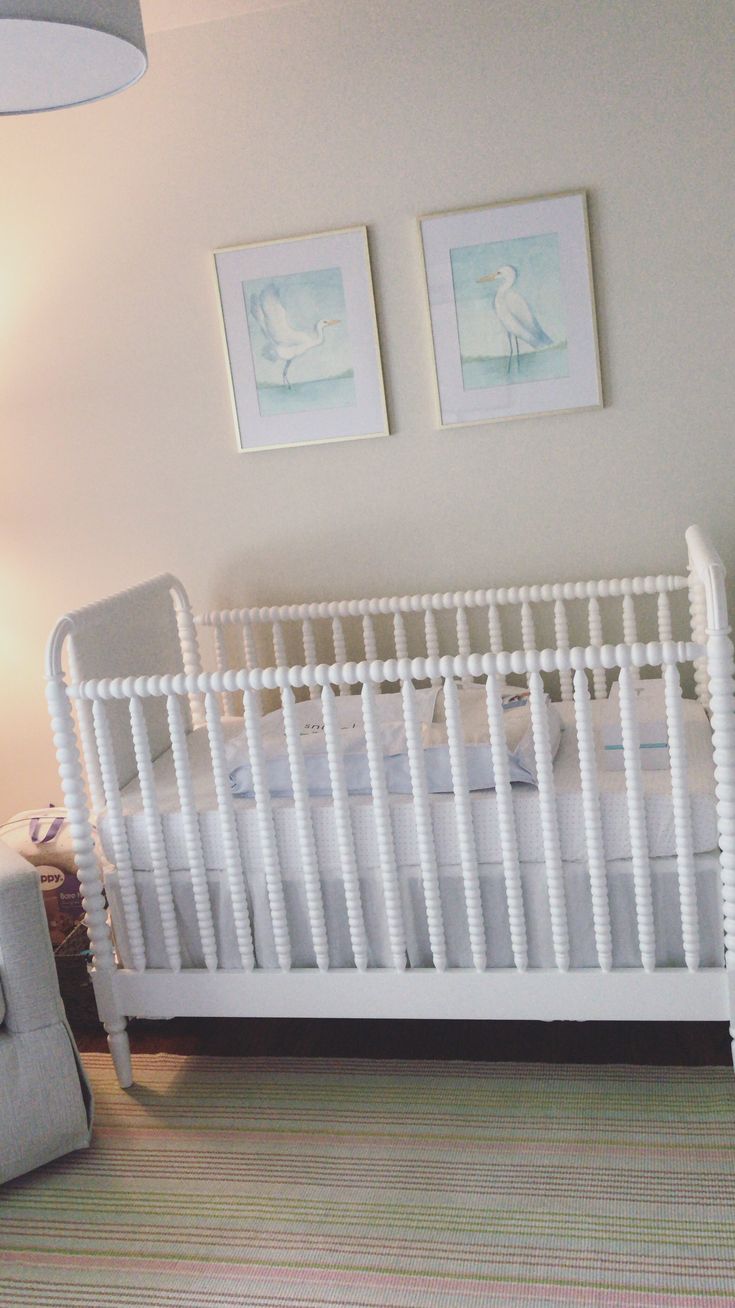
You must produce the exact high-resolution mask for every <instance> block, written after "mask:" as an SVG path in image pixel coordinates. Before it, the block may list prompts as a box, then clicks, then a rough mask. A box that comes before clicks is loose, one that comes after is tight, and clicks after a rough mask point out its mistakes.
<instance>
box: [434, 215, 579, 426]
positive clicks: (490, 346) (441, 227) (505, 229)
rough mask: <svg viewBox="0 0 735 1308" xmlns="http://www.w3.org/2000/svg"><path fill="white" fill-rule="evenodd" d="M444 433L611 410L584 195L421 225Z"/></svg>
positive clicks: (436, 219)
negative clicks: (606, 406)
mask: <svg viewBox="0 0 735 1308" xmlns="http://www.w3.org/2000/svg"><path fill="white" fill-rule="evenodd" d="M421 235H422V241H423V251H424V262H425V267H426V278H427V288H428V293H429V311H430V315H431V326H432V336H433V342H434V357H435V362H436V375H437V389H438V398H439V411H440V420H441V424H442V426H447V427H450V426H462V425H465V424H468V423H475V422H487V421H492V420H494V419H499V418H510V417H523V416H527V415H530V414H535V413H550V412H559V411H566V410H569V409H576V408H596V407H599V405H600V404H601V402H602V401H601V390H600V376H599V363H598V356H597V334H596V327H595V314H594V300H593V292H592V274H591V266H590V258H589V245H588V235H587V214H586V202H585V196H584V193H583V192H574V193H572V194H568V195H559V196H550V197H548V198H547V199H541V200H526V201H515V202H512V203H508V204H497V205H490V206H488V207H486V208H482V209H470V210H465V211H463V212H460V213H448V214H435V215H432V216H429V217H426V218H423V219H422V220H421Z"/></svg>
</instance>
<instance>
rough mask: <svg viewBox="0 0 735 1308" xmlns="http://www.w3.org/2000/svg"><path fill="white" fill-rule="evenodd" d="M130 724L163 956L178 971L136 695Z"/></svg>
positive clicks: (172, 917) (159, 829)
mask: <svg viewBox="0 0 735 1308" xmlns="http://www.w3.org/2000/svg"><path fill="white" fill-rule="evenodd" d="M130 726H131V731H132V736H133V749H134V751H135V761H136V764H137V767H138V779H139V781H140V794H141V798H142V800H143V813H144V816H145V826H146V834H147V836H148V848H149V850H150V855H151V862H152V864H153V880H154V884H155V887H156V899H157V900H158V910H159V912H160V914H161V926H162V928H163V939H164V944H165V946H166V955H167V957H168V961H169V966H170V967H171V969H172V971H174V972H178V971H180V970H181V946H180V943H179V931H178V927H177V925H176V909H175V907H174V896H173V889H172V886H171V871H170V869H169V866H168V859H167V857H166V846H165V843H164V839H163V827H162V824H161V814H160V813H159V811H158V800H157V798H156V786H155V782H154V780H153V764H152V762H151V751H150V745H149V743H148V728H147V726H146V721H145V714H144V712H143V705H142V704H141V702H140V700H139V699H138V698H137V696H134V697H133V698H132V699H131V701H130Z"/></svg>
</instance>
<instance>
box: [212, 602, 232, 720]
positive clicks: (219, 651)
mask: <svg viewBox="0 0 735 1308" xmlns="http://www.w3.org/2000/svg"><path fill="white" fill-rule="evenodd" d="M214 651H215V657H216V660H217V671H218V672H225V671H226V670H227V647H226V645H225V633H224V632H223V630H222V628H221V627H220V626H219V625H217V626H215V628H214ZM222 708H223V709H224V711H225V713H226V715H227V717H228V718H231V717H233V716H234V713H235V700H234V696H233V695H231V693H230V691H229V690H223V692H222Z"/></svg>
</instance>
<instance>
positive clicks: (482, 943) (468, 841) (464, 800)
mask: <svg viewBox="0 0 735 1308" xmlns="http://www.w3.org/2000/svg"><path fill="white" fill-rule="evenodd" d="M444 711H445V714H446V719H447V743H448V745H449V764H450V769H451V774H452V789H453V791H454V812H455V816H456V821H457V841H458V844H459V855H460V861H461V865H462V880H463V881H464V898H465V906H466V909H467V925H468V928H469V935H470V946H471V949H472V961H473V963H474V965H475V968H476V970H477V971H478V972H483V971H484V970H485V968H486V966H487V945H486V939H485V917H484V914H483V909H482V897H481V895H480V879H479V876H478V870H477V849H476V846H475V831H474V827H473V823H472V805H471V800H470V791H469V786H468V784H467V759H466V756H465V747H464V737H463V734H462V724H461V720H460V712H459V699H458V695H457V687H456V685H455V684H454V680H453V678H452V677H445V679H444Z"/></svg>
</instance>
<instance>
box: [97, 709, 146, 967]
mask: <svg viewBox="0 0 735 1308" xmlns="http://www.w3.org/2000/svg"><path fill="white" fill-rule="evenodd" d="M91 707H92V721H93V725H94V733H95V738H96V741H97V756H98V758H99V760H100V774H101V779H102V785H103V788H104V802H106V803H107V820H108V823H109V829H110V836H111V838H112V848H113V852H114V854H115V867H116V868H117V875H118V880H119V882H120V898H121V899H122V905H123V912H124V914H125V929H126V931H127V934H128V940H129V941H130V952H131V954H132V957H133V967H134V968H135V970H136V971H139V972H142V971H144V970H145V967H146V953H145V939H144V936H143V925H142V922H141V917H140V904H139V902H138V892H137V889H136V885H135V872H134V871H133V859H132V855H131V853H130V843H129V841H128V832H127V827H126V826H125V818H124V817H123V811H122V803H121V801H120V784H119V782H118V776H117V766H116V763H115V752H114V750H113V747H112V739H111V737H110V726H109V723H108V721H107V710H106V708H105V705H104V703H103V701H102V700H101V699H95V700H93V701H92V705H91ZM104 802H103V805H102V807H104Z"/></svg>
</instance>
